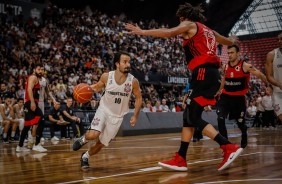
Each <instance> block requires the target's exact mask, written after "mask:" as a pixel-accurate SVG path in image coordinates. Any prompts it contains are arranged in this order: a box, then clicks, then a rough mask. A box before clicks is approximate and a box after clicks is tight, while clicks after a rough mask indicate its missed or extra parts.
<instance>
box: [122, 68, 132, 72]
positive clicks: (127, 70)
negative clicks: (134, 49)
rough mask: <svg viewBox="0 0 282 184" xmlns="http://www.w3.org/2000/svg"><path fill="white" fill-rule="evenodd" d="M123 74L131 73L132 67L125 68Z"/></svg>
mask: <svg viewBox="0 0 282 184" xmlns="http://www.w3.org/2000/svg"><path fill="white" fill-rule="evenodd" d="M121 72H122V73H129V72H130V67H128V68H124V69H123V71H121Z"/></svg>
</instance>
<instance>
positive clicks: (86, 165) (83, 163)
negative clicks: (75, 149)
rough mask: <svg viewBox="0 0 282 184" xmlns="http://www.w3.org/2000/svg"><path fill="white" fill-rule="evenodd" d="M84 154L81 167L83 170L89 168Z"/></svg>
mask: <svg viewBox="0 0 282 184" xmlns="http://www.w3.org/2000/svg"><path fill="white" fill-rule="evenodd" d="M83 155H84V153H82V154H81V158H80V166H81V169H87V168H89V163H88V158H83Z"/></svg>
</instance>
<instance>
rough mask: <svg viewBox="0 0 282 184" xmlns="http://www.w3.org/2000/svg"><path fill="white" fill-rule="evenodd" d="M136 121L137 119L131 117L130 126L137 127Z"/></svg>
mask: <svg viewBox="0 0 282 184" xmlns="http://www.w3.org/2000/svg"><path fill="white" fill-rule="evenodd" d="M136 121H137V118H136V117H135V116H131V118H130V125H131V126H135V124H136Z"/></svg>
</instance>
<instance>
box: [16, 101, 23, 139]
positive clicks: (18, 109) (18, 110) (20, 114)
mask: <svg viewBox="0 0 282 184" xmlns="http://www.w3.org/2000/svg"><path fill="white" fill-rule="evenodd" d="M14 113H15V121H17V122H18V124H19V129H20V134H21V132H22V130H23V128H24V99H23V98H18V100H17V103H16V104H15V105H14Z"/></svg>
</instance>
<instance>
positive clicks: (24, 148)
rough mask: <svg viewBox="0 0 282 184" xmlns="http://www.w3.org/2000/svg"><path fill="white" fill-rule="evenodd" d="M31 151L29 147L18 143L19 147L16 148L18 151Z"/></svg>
mask: <svg viewBox="0 0 282 184" xmlns="http://www.w3.org/2000/svg"><path fill="white" fill-rule="evenodd" d="M29 151H30V149H28V148H26V147H24V146H22V147H20V146H19V145H18V146H17V148H16V152H29Z"/></svg>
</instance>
